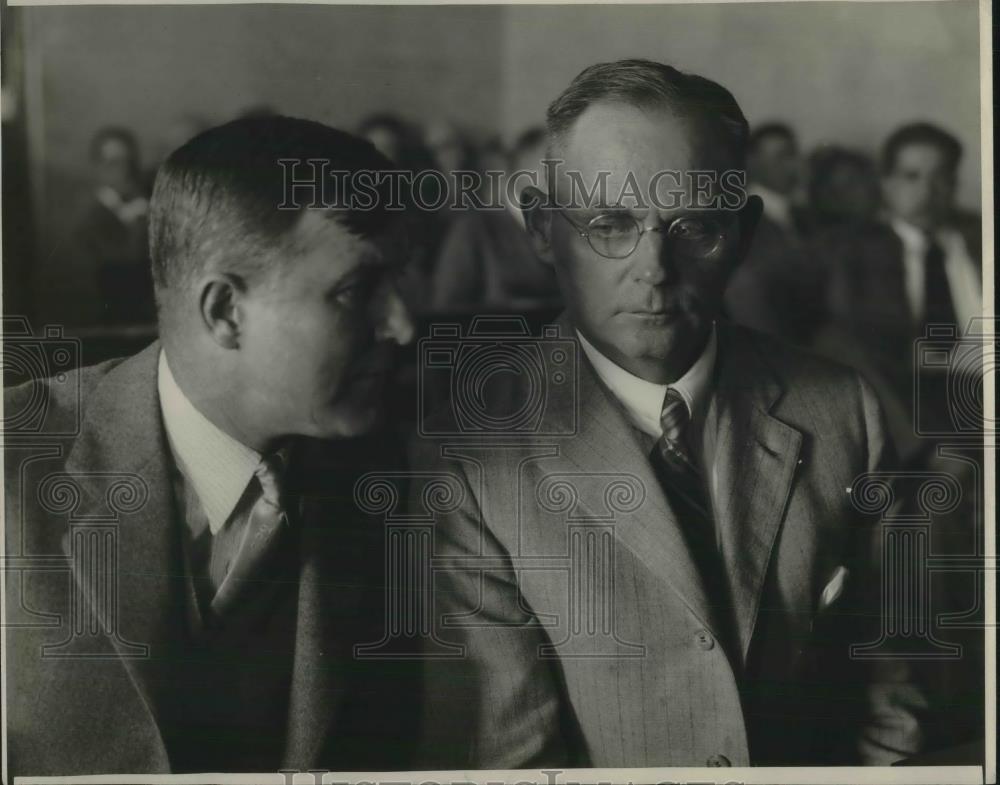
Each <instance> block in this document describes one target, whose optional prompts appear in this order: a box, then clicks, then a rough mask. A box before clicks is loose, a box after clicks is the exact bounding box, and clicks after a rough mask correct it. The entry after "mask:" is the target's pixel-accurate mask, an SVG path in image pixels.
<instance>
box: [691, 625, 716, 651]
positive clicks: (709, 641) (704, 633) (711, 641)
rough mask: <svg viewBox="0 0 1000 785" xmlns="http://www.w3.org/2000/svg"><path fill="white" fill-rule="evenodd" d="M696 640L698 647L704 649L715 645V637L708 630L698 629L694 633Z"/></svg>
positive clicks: (706, 649)
mask: <svg viewBox="0 0 1000 785" xmlns="http://www.w3.org/2000/svg"><path fill="white" fill-rule="evenodd" d="M694 641H695V643H697V644H698V648H699V649H703V650H704V651H708V650H709V649H712V648H714V647H715V638H713V637H712V636H711V635H709V634H708V630H698V632H696V633H695V634H694Z"/></svg>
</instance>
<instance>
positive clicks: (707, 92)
mask: <svg viewBox="0 0 1000 785" xmlns="http://www.w3.org/2000/svg"><path fill="white" fill-rule="evenodd" d="M601 101H621V102H623V103H627V104H630V105H633V106H640V107H644V106H651V105H657V104H666V105H668V106H670V107H671V108H673V109H675V110H677V111H679V112H681V113H682V114H684V115H686V116H688V117H692V116H698V117H700V118H702V119H704V120H707V121H708V122H709V123H711V124H712V125H714V126H715V128H716V129H717V131H718V132H719V133H720V136H721V137H722V141H723V142H724V144H725V145H726V147H728V149H729V150H730V152H731V154H732V156H733V163H734V165H735V166H737V167H739V168H742V167H743V166H744V163H745V160H746V146H747V135H748V133H749V128H748V125H747V121H746V118H745V117H744V116H743V111H742V110H741V109H740V106H739V104H738V103H737V102H736V99H735V98H733V95H732V93H730V92H729V91H728V90H726V88H724V87H723V86H722V85H720V84H718V83H717V82H713V81H712V80H711V79H706V78H705V77H703V76H697V75H695V74H686V73H684V72H682V71H678V70H677V69H676V68H673V67H672V66H669V65H665V64H664V63H656V62H653V61H652V60H618V61H617V62H613V63H598V64H597V65H592V66H590V67H589V68H585V69H584V70H583V71H581V72H580V73H579V74H578V75H577V77H576V78H575V79H574V80H573V81H572V82H571V83H570V85H569V87H567V88H566V89H565V90H564V91H563V93H562V94H561V95H560V96H559V97H558V98H556V100H555V101H553V102H552V103H551V104H550V105H549V109H548V113H547V115H546V120H547V126H548V132H549V145H550V153H552V154H553V155H554V152H553V150H552V148H554V147H556V146H558V145H559V144H561V142H562V141H563V139H564V138H565V136H566V134H567V133H568V132H569V130H570V129H571V128H572V126H573V123H575V122H576V120H577V118H579V117H580V115H582V114H583V113H584V111H586V110H587V108H589V107H590V106H591V105H593V104H595V103H598V102H601Z"/></svg>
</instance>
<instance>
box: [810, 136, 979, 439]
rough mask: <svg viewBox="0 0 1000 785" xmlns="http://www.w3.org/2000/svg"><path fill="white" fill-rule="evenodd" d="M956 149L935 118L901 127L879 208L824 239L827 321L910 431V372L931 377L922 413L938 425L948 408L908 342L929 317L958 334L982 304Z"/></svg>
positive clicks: (887, 159) (973, 224)
mask: <svg viewBox="0 0 1000 785" xmlns="http://www.w3.org/2000/svg"><path fill="white" fill-rule="evenodd" d="M961 158H962V145H961V143H960V142H959V141H958V140H957V139H956V138H955V137H954V136H952V135H951V134H949V133H948V132H947V131H944V130H943V129H941V128H938V127H937V126H934V125H931V124H929V123H915V124H912V125H907V126H904V127H902V128H899V129H898V130H896V131H895V132H894V133H893V134H892V135H890V136H889V138H888V139H887V140H886V142H885V145H884V147H883V151H882V196H883V202H884V206H885V212H884V215H883V216H882V217H881V219H880V220H878V221H871V222H868V223H866V224H864V225H861V226H854V227H850V228H849V229H847V230H845V231H843V232H842V233H840V234H839V235H837V236H836V237H833V238H831V239H830V241H829V242H828V243H827V245H826V248H825V254H826V257H827V258H826V261H825V262H824V264H825V266H826V267H827V269H828V271H829V275H830V289H829V307H830V312H831V319H832V323H833V324H832V326H833V327H834V328H836V329H837V330H838V331H839V332H840V333H841V334H843V335H845V336H847V337H848V338H849V343H847V344H845V349H844V350H843V351H842V352H841V355H842V359H843V360H844V361H847V362H850V363H852V364H860V365H862V366H863V367H864V369H865V370H866V371H868V370H869V369H870V371H871V373H870V375H871V376H872V379H873V381H874V382H875V383H876V384H877V385H878V386H879V388H880V394H881V395H882V396H883V397H886V398H888V397H891V398H893V399H894V401H895V402H896V405H898V406H899V407H900V408H901V409H902V410H903V412H905V415H906V420H907V422H906V424H905V425H902V424H901V426H900V427H901V429H905V428H907V427H908V428H909V430H910V431H911V433H910V434H909V436H910V437H911V440H912V421H913V420H912V415H913V413H914V410H913V400H914V386H913V385H914V382H915V380H917V381H920V380H925V381H930V382H931V383H930V385H929V386H928V388H927V389H926V390H925V391H924V392H925V395H923V396H922V401H923V402H924V405H925V408H926V413H927V414H928V415H929V416H931V417H932V419H934V420H936V421H937V422H938V424H939V425H942V426H943V427H944V422H945V420H946V418H947V416H948V414H947V409H948V404H947V401H945V400H944V399H943V398H941V397H940V395H937V393H936V392H935V391H936V390H941V389H943V388H944V386H945V385H943V384H936V383H934V381H935V380H934V379H933V369H922V370H921V372H920V373H919V374H918V373H917V369H916V368H915V367H914V364H913V346H914V341H916V340H917V339H918V338H921V337H923V336H925V335H926V332H927V328H928V326H929V325H939V326H941V327H943V328H944V329H946V330H947V329H949V328H950V329H951V330H953V331H954V332H955V334H956V335H961V334H962V333H963V332H964V331H965V329H966V327H967V326H968V324H969V321H970V319H972V318H973V317H974V316H978V315H980V314H981V311H982V291H981V284H980V279H981V276H982V256H981V249H980V243H981V239H980V238H981V227H980V222H979V219H978V217H976V216H972V215H969V214H967V213H964V212H962V211H960V210H959V209H958V207H957V205H956V203H955V191H956V187H957V184H958V166H959V163H960V162H961ZM928 370H930V373H928V372H927V371H928ZM928 396H931V397H928ZM906 438H907V435H906V434H905V433H901V434H900V439H901V441H902V440H903V439H906Z"/></svg>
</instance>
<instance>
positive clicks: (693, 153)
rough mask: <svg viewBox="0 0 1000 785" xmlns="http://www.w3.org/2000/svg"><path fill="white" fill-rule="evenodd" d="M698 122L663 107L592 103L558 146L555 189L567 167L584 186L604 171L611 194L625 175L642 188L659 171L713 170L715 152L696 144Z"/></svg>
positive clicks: (564, 184)
mask: <svg viewBox="0 0 1000 785" xmlns="http://www.w3.org/2000/svg"><path fill="white" fill-rule="evenodd" d="M698 131H699V129H698V123H697V122H695V121H693V120H690V119H687V118H684V117H682V116H680V115H678V114H677V113H676V112H673V111H672V110H671V109H670V108H669V107H636V106H631V105H629V104H624V103H617V102H616V103H611V102H604V103H596V104H593V105H591V106H590V107H588V108H587V109H586V110H585V111H584V112H583V113H582V114H581V115H580V116H579V117H578V118H577V120H576V122H575V123H574V124H573V126H572V127H571V128H570V130H569V133H568V134H567V138H566V140H565V141H564V143H563V145H562V149H561V151H560V152H561V155H562V158H563V160H564V164H563V165H562V167H561V170H560V171H561V172H562V173H563V176H562V177H561V178H560V180H561V183H560V186H559V187H560V192H562V189H563V188H564V187H567V186H568V182H569V181H568V174H566V173H567V172H579V174H580V176H582V178H583V181H584V183H585V184H586V186H587V187H588V188H590V187H592V184H593V183H595V182H597V181H598V180H597V178H598V177H599V176H600V174H601V173H602V172H607V173H608V174H607V175H606V177H607V183H608V190H609V192H610V193H612V194H617V193H619V192H620V191H621V189H622V187H623V186H624V185H625V184H626V182H627V180H628V178H629V176H630V175H631V177H632V178H634V180H635V182H636V183H638V184H639V186H640V187H641V188H642V189H643V191H644V192H645V189H646V186H647V185H648V184H649V183H650V181H651V180H652V178H653V177H654V175H656V174H657V173H658V172H662V171H676V172H680V173H682V174H683V173H685V172H689V171H693V170H709V171H717V169H718V160H719V157H717V156H714V155H712V154H711V151H710V150H708V149H706V145H703V144H700V143H699V142H700V141H701V140H700V134H699V132H698Z"/></svg>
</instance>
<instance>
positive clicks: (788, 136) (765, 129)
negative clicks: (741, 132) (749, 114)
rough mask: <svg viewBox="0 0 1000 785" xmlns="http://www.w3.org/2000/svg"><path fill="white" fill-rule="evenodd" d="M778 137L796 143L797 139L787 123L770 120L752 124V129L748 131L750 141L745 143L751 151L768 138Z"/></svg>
mask: <svg viewBox="0 0 1000 785" xmlns="http://www.w3.org/2000/svg"><path fill="white" fill-rule="evenodd" d="M775 137H776V138H778V139H784V140H785V141H786V142H788V143H789V144H793V145H794V144H798V140H797V139H796V137H795V131H793V130H792V127H791V126H790V125H788V124H787V123H779V122H770V123H761V124H760V125H757V126H754V128H753V130H752V131H751V132H750V141H749V143H748V144H747V149H748V150H749V151H750V152H751V153H752V152H754V151H756V150H757V148H758V147H760V145H761V143H762V142H764V141H765V140H767V139H768V138H775Z"/></svg>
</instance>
